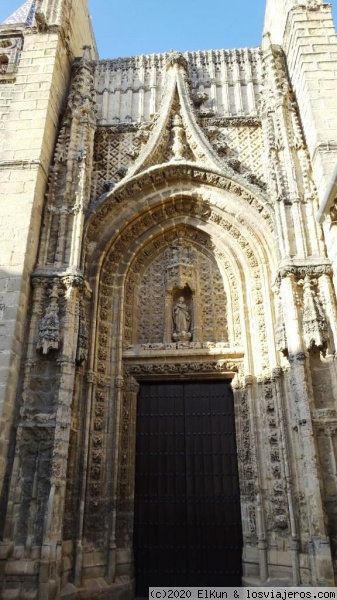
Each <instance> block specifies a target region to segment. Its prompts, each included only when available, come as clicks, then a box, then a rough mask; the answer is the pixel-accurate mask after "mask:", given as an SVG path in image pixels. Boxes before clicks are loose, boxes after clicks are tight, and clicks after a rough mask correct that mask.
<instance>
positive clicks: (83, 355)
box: [76, 300, 89, 363]
mask: <svg viewBox="0 0 337 600" xmlns="http://www.w3.org/2000/svg"><path fill="white" fill-rule="evenodd" d="M88 338H89V329H88V320H87V315H86V311H85V307H84V303H83V300H81V301H80V309H79V326H78V341H77V354H76V361H77V362H78V363H82V362H83V361H85V360H87V358H88Z"/></svg>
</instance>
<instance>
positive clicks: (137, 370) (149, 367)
mask: <svg viewBox="0 0 337 600" xmlns="http://www.w3.org/2000/svg"><path fill="white" fill-rule="evenodd" d="M240 366H241V363H237V362H224V361H212V362H189V363H162V364H161V363H154V364H153V363H142V364H138V363H137V364H132V365H128V366H127V368H126V372H127V373H128V374H131V375H150V374H152V373H153V374H156V375H157V374H162V375H171V374H172V375H175V374H185V375H186V374H188V373H191V374H195V373H209V374H210V373H214V374H215V373H226V372H228V373H237V372H238V370H239V368H240Z"/></svg>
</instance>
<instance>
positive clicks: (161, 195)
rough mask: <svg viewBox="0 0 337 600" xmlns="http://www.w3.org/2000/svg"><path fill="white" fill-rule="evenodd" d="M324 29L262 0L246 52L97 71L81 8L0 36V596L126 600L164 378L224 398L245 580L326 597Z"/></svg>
mask: <svg viewBox="0 0 337 600" xmlns="http://www.w3.org/2000/svg"><path fill="white" fill-rule="evenodd" d="M331 24H332V21H331V10H330V8H329V7H328V6H327V5H325V4H322V3H321V2H319V1H317V2H312V1H311V2H303V3H301V5H299V4H298V3H295V1H294V0H287V2H284V0H282V2H281V0H268V2H267V13H266V25H265V34H266V35H265V36H264V39H263V43H262V45H261V47H260V48H257V49H240V50H219V51H209V52H198V53H197V52H192V53H187V52H186V53H179V52H172V53H167V54H155V55H151V56H140V57H132V58H127V59H117V60H108V61H106V60H104V61H99V60H97V56H96V51H95V42H94V39H93V36H92V32H91V27H90V20H89V17H88V13H87V7H86V2H85V0H83V1H82V0H81V1H80V2H78V1H77V0H76V2H75V1H69V2H66V1H65V0H43V2H39V3H38V6H37V13H36V19H35V21H34V22H33V24H32V25H31V26H29V27H26V28H23V27H20V26H17V27H15V28H14V29H13V26H12V25H11V29H9V25H4V26H2V27H0V48H3V49H4V51H5V52H4V53H5V54H6V57H7V58H8V65H7V62H6V68H5V67H1V69H0V82H1V86H0V87H1V89H0V115H1V123H2V124H3V126H2V128H1V130H0V141H1V140H2V139H3V140H4V143H2V144H1V149H0V182H1V188H0V189H1V192H0V193H1V194H2V195H3V199H2V202H1V208H0V232H1V239H0V257H1V261H2V264H1V265H0V475H1V486H2V495H1V505H0V506H1V511H0V514H1V519H0V528H1V535H2V539H3V541H2V542H1V544H0V582H1V583H0V585H1V586H2V597H3V598H16V597H17V598H39V599H40V600H42V599H43V600H52V599H54V598H65V599H66V598H69V599H72V598H83V599H84V598H88V599H89V598H92V597H93V595H95V597H97V598H102V599H103V598H107V599H108V598H109V599H110V598H114V599H116V598H121V599H122V598H123V599H124V598H125V599H127V598H132V596H133V583H134V582H133V574H134V565H133V541H132V540H133V522H134V502H133V498H134V473H135V434H136V403H137V394H138V391H139V385H140V383H141V382H142V381H143V380H146V381H147V380H151V381H160V380H163V379H164V380H165V381H166V380H172V381H175V380H180V379H187V380H197V379H198V378H199V379H200V380H203V379H205V378H206V379H207V380H209V379H218V378H221V377H222V378H228V379H230V380H231V382H232V388H233V391H234V398H235V415H236V435H237V448H238V456H237V459H238V467H239V476H240V491H241V514H242V529H243V541H244V550H243V574H244V582H246V583H247V582H250V583H251V582H252V581H253V582H255V583H260V584H265V583H266V581H267V580H269V581H274V582H275V581H282V582H284V581H286V582H287V583H288V584H289V583H293V584H295V585H300V584H304V585H332V584H333V583H334V580H335V579H334V578H335V576H336V573H337V514H336V508H335V506H336V495H337V475H336V462H337V458H336V456H337V441H336V439H337V438H336V435H337V396H336V389H337V385H336V384H337V371H336V360H335V354H336V344H337V306H336V288H335V285H334V282H335V277H336V275H335V274H336V266H337V263H336V257H337V251H336V248H337V246H336V240H337V234H336V231H335V229H336V218H335V217H336V215H335V212H336V211H335V212H334V205H333V202H332V204H331V206H330V204H329V205H327V207H326V214H325V213H324V219H325V222H324V227H323V228H321V226H320V225H319V224H318V223H317V221H316V220H315V214H316V211H317V207H318V202H319V200H320V199H321V198H322V196H323V195H324V188H325V186H326V185H327V184H328V180H329V176H330V175H331V172H332V169H331V166H332V164H333V162H334V161H333V156H334V153H335V150H336V149H335V146H334V144H332V143H331V139H333V138H334V137H336V135H335V134H336V126H337V125H336V122H335V121H336V119H335V115H334V111H335V103H336V99H335V89H334V87H333V86H331V83H333V80H334V78H335V75H336V73H335V70H336V69H335V65H334V56H335V45H336V44H335V42H336V36H335V33H334V32H332V31H331ZM83 43H85V44H86V46H84V48H83V49H80V47H81V46H83ZM1 44H2V46H1ZM88 45H90V46H91V49H90V48H89V46H88ZM307 46H308V47H307ZM79 57H80V58H79ZM317 60H319V61H320V62H321V63H322V64H321V68H320V69H318V68H316V61H317ZM2 64H3V65H4V64H5V63H2ZM69 82H70V89H69V86H68V84H69ZM318 92H319V94H318ZM62 106H63V108H64V111H63V112H62V116H61V107H62ZM28 132H29V137H28ZM1 136H3V138H2V137H1ZM45 194H46V196H45ZM39 240H40V245H39V248H38V242H39Z"/></svg>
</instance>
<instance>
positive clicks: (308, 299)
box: [303, 276, 328, 350]
mask: <svg viewBox="0 0 337 600" xmlns="http://www.w3.org/2000/svg"><path fill="white" fill-rule="evenodd" d="M315 284H316V285H317V281H316V280H314V281H313V280H311V279H310V277H308V276H306V277H305V279H304V282H303V334H304V339H305V345H306V348H307V350H310V349H312V348H313V347H315V346H316V348H322V347H323V346H324V345H325V344H326V341H327V339H328V325H327V322H326V319H325V315H324V313H323V308H322V306H321V302H320V299H319V297H318V294H317V291H316V290H315V287H316V285H315Z"/></svg>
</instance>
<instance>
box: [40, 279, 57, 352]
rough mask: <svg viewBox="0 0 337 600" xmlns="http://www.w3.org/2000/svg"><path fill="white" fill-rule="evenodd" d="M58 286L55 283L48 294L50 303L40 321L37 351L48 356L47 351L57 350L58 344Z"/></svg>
mask: <svg viewBox="0 0 337 600" xmlns="http://www.w3.org/2000/svg"><path fill="white" fill-rule="evenodd" d="M58 312H59V306H58V285H57V284H56V283H55V284H54V285H53V288H52V290H51V292H50V302H49V304H48V306H47V308H46V312H45V314H44V316H43V317H42V319H41V323H40V328H39V339H38V342H37V345H36V348H37V350H42V353H43V354H48V352H49V350H58V347H59V342H60V320H59V317H58Z"/></svg>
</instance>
